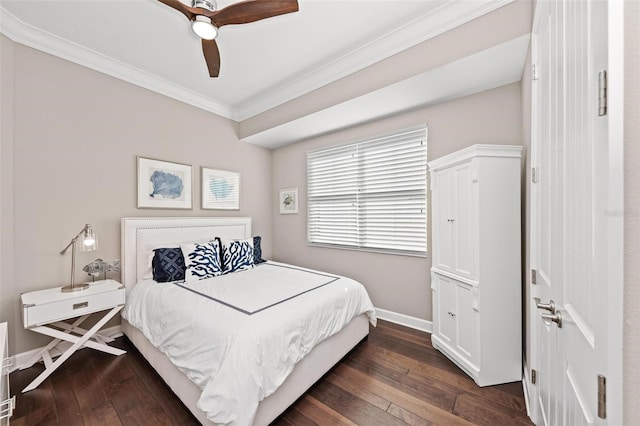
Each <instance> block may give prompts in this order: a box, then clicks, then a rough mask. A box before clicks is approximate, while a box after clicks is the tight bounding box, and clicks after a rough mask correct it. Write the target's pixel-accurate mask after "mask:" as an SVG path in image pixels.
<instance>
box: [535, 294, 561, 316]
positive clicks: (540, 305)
mask: <svg viewBox="0 0 640 426" xmlns="http://www.w3.org/2000/svg"><path fill="white" fill-rule="evenodd" d="M533 300H534V301H535V302H536V307H537V308H538V309H542V310H544V311H549V312H551V313H552V314H555V313H556V304H555V302H554V301H553V300H549V303H540V298H539V297H536V298H534V299H533Z"/></svg>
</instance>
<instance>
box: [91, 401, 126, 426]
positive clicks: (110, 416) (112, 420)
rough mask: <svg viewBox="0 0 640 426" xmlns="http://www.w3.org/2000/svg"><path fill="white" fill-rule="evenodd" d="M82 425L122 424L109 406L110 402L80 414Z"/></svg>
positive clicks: (107, 425)
mask: <svg viewBox="0 0 640 426" xmlns="http://www.w3.org/2000/svg"><path fill="white" fill-rule="evenodd" d="M82 418H83V419H84V424H85V425H86V426H120V425H122V422H121V421H120V418H119V417H118V413H116V410H115V409H114V408H113V405H111V402H110V401H105V402H104V403H102V404H100V405H97V406H95V407H93V408H92V409H91V410H89V411H85V412H84V413H82Z"/></svg>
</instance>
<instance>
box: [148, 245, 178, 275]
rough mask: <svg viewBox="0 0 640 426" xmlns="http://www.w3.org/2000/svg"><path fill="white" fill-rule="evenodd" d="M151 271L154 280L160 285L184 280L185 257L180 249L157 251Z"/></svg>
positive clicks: (167, 248) (171, 248)
mask: <svg viewBox="0 0 640 426" xmlns="http://www.w3.org/2000/svg"><path fill="white" fill-rule="evenodd" d="M153 252H154V254H153V260H152V262H151V269H152V272H153V279H154V280H155V281H156V282H159V283H168V282H171V281H182V280H184V271H185V269H186V267H185V265H184V256H183V255H182V250H180V248H178V247H163V248H158V249H155V250H154V251H153Z"/></svg>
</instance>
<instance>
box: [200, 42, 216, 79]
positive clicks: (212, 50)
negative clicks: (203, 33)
mask: <svg viewBox="0 0 640 426" xmlns="http://www.w3.org/2000/svg"><path fill="white" fill-rule="evenodd" d="M202 53H204V60H205V61H206V62H207V68H208V69H209V77H217V76H218V74H220V51H219V50H218V44H217V43H216V41H215V40H205V39H202Z"/></svg>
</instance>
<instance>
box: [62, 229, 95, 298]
mask: <svg viewBox="0 0 640 426" xmlns="http://www.w3.org/2000/svg"><path fill="white" fill-rule="evenodd" d="M80 236H82V244H81V246H82V251H94V250H97V249H98V240H97V239H96V235H95V234H94V233H93V228H91V225H89V224H88V223H87V224H86V225H85V226H84V228H82V230H81V231H80V232H78V235H76V236H75V237H73V239H72V240H71V242H70V243H69V244H68V245H67V246H66V247H65V248H64V249H63V250H62V251H61V252H60V254H65V253H66V252H67V250H69V247H71V283H70V284H69V285H66V286H64V287H62V291H63V292H65V293H67V292H72V291H80V290H84V289H86V288H88V287H89V284H87V283H80V284H76V283H75V281H76V245H77V243H78V238H80Z"/></svg>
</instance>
